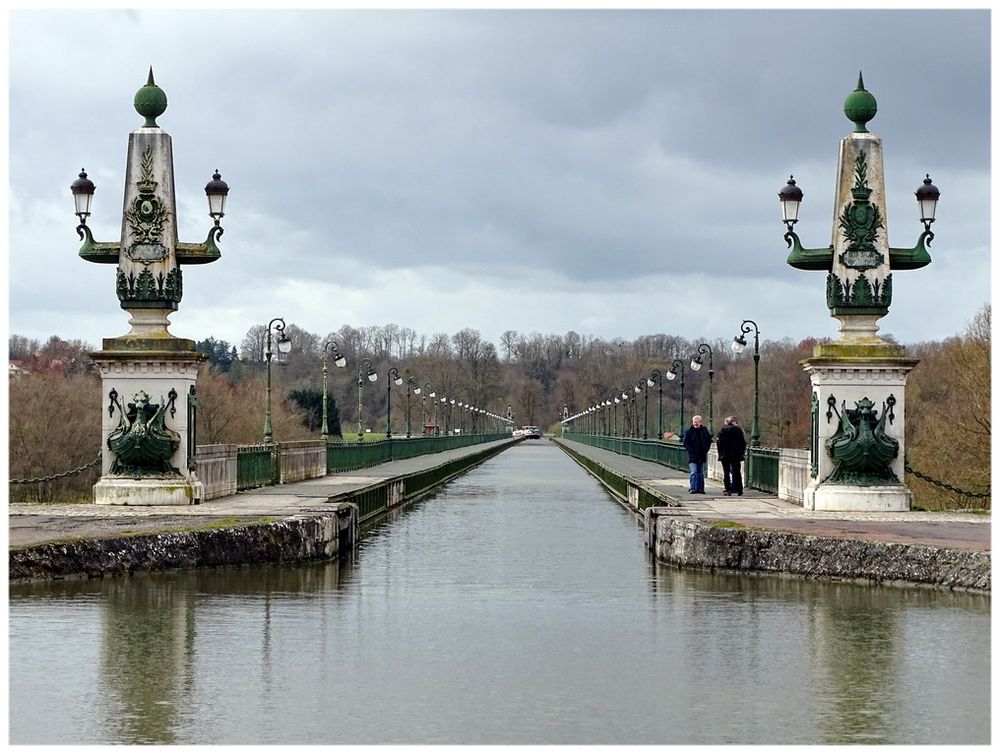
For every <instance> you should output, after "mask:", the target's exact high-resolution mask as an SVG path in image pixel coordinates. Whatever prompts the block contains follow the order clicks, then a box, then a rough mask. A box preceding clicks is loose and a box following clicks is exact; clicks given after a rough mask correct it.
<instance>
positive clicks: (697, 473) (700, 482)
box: [688, 461, 705, 492]
mask: <svg viewBox="0 0 1000 754" xmlns="http://www.w3.org/2000/svg"><path fill="white" fill-rule="evenodd" d="M688 468H690V469H691V486H690V489H691V490H693V491H695V492H704V491H705V462H704V461H702V462H701V463H693V462H689V463H688Z"/></svg>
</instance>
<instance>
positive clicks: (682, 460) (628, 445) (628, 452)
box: [563, 432, 688, 471]
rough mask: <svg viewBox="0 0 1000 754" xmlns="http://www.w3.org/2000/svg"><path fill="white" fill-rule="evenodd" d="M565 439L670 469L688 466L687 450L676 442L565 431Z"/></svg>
mask: <svg viewBox="0 0 1000 754" xmlns="http://www.w3.org/2000/svg"><path fill="white" fill-rule="evenodd" d="M563 436H564V437H565V438H566V439H567V440H573V441H575V442H579V443H583V444H584V445H591V446H593V447H595V448H602V449H603V450H610V451H611V452H613V453H618V454H619V455H624V456H631V457H632V458H638V459H640V460H643V461H652V462H653V463H658V464H660V465H662V466H667V467H668V468H671V469H677V470H679V471H686V470H687V468H688V461H687V451H686V450H685V449H684V446H683V445H681V444H680V443H676V442H661V441H659V440H639V439H637V438H630V437H608V436H606V435H590V434H583V433H579V432H565V433H564V434H563Z"/></svg>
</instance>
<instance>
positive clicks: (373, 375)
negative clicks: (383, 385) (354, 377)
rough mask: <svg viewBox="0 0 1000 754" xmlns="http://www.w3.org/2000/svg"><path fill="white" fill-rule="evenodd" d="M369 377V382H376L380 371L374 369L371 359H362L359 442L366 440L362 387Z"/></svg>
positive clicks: (359, 389) (359, 383) (359, 397)
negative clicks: (362, 411)
mask: <svg viewBox="0 0 1000 754" xmlns="http://www.w3.org/2000/svg"><path fill="white" fill-rule="evenodd" d="M365 367H367V368H368V374H365ZM365 377H367V378H368V381H369V382H375V381H376V380H378V373H377V372H376V371H375V370H374V369H372V360H371V359H367V358H365V359H362V360H361V363H360V364H358V442H364V439H365V435H364V428H363V427H362V424H361V388H362V387H363V386H364V384H365V382H364V378H365Z"/></svg>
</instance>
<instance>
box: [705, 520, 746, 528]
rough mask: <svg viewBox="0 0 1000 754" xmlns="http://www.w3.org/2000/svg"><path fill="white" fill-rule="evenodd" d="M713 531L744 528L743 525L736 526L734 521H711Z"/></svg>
mask: <svg viewBox="0 0 1000 754" xmlns="http://www.w3.org/2000/svg"><path fill="white" fill-rule="evenodd" d="M712 528H713V529H744V528H746V527H744V526H743V524H738V523H736V522H735V521H713V522H712Z"/></svg>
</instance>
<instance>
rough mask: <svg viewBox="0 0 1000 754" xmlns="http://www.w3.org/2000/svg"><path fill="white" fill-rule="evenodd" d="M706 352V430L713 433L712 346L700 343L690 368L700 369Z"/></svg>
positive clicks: (693, 369) (713, 372)
mask: <svg viewBox="0 0 1000 754" xmlns="http://www.w3.org/2000/svg"><path fill="white" fill-rule="evenodd" d="M706 353H707V354H708V431H709V432H711V433H712V434H713V435H714V434H715V425H714V424H713V422H712V416H713V415H714V414H715V405H714V403H713V400H712V375H713V374H715V370H714V368H713V365H712V347H711V346H710V345H708V343H702V344H701V345H700V346H698V353H697V354H695V356H694V357H693V358H692V359H691V369H692V371H695V372H697V371H699V370H700V369H701V365H702V364H703V363H704V362H703V361H702V356H704V355H705V354H706Z"/></svg>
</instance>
